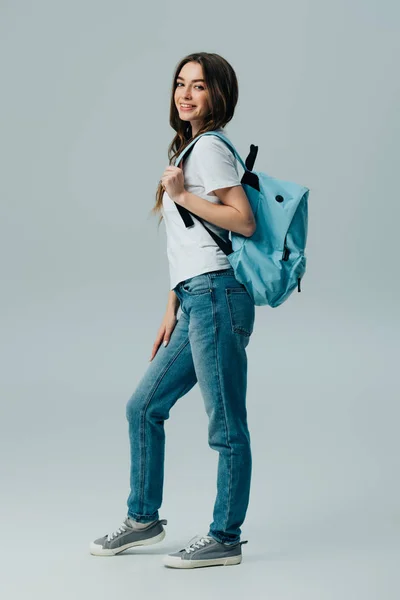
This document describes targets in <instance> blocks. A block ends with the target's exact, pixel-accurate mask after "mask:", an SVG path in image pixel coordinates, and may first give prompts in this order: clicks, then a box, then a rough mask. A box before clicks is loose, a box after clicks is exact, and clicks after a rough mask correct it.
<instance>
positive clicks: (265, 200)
mask: <svg viewBox="0 0 400 600" xmlns="http://www.w3.org/2000/svg"><path fill="white" fill-rule="evenodd" d="M202 135H216V136H218V137H219V138H221V140H223V141H224V142H225V143H226V144H227V145H228V147H229V148H230V150H231V151H232V152H233V154H234V155H235V157H236V158H237V159H238V161H239V162H240V164H241V165H242V167H243V169H244V170H245V172H244V174H243V177H242V179H241V184H242V186H243V189H244V191H245V193H246V196H247V198H248V200H249V202H250V205H251V208H252V211H253V214H254V218H255V220H256V226H257V227H256V230H255V232H254V234H253V235H252V236H251V237H245V236H243V235H240V234H238V233H235V232H233V231H232V232H231V241H229V242H228V243H227V242H225V240H223V239H222V238H220V237H219V236H218V235H216V234H215V233H214V232H213V231H211V230H210V229H209V228H208V227H207V226H206V225H204V222H203V219H201V218H200V217H199V216H197V215H194V214H193V213H191V212H190V211H188V210H187V209H186V208H184V207H183V206H181V205H179V204H176V203H175V204H176V207H177V209H178V211H179V213H180V215H181V217H182V219H183V222H184V223H185V225H186V227H190V226H191V225H193V219H192V215H193V216H194V217H195V218H196V219H198V220H199V221H200V222H201V223H202V225H203V226H204V227H205V228H206V229H207V231H208V233H209V234H210V235H211V236H212V238H213V239H214V241H215V242H216V243H217V244H218V246H219V247H220V248H221V250H222V251H223V252H224V253H225V255H226V256H227V259H228V260H229V262H230V264H231V266H232V267H233V269H234V273H235V277H236V279H237V280H238V281H239V282H240V283H242V284H243V285H244V286H245V288H246V289H247V291H248V293H249V294H250V296H251V297H252V299H253V301H254V304H255V305H257V306H263V305H266V304H267V305H269V306H271V307H272V308H276V307H277V306H279V305H280V304H282V303H283V302H284V301H285V300H287V298H288V297H289V296H290V294H291V293H292V292H293V290H294V289H295V288H296V286H297V290H298V292H300V280H301V278H302V277H303V275H304V273H305V270H306V261H307V259H306V256H305V246H306V240H307V226H308V194H309V188H307V187H305V186H302V185H299V184H297V183H291V182H289V181H282V180H281V179H276V178H274V177H271V176H270V175H267V174H266V173H263V172H262V171H253V166H254V162H255V159H256V156H257V152H258V146H254V145H253V144H251V145H250V153H249V155H248V157H247V158H246V162H245V163H244V162H243V160H242V158H241V157H240V155H239V153H238V152H237V150H236V148H235V147H234V146H233V145H232V143H231V142H230V141H229V140H228V139H227V138H225V136H224V135H222V134H221V133H217V132H215V131H207V132H205V133H202V134H200V135H199V136H198V137H197V138H196V139H194V140H193V141H192V142H191V143H190V144H189V145H188V146H187V147H186V148H185V149H184V150H183V151H182V152H181V153H180V155H179V156H178V157H177V159H176V161H175V164H176V165H179V162H180V161H181V159H182V158H183V157H185V158H187V156H188V153H190V151H191V150H192V149H193V146H194V144H195V143H196V142H197V141H198V140H199V139H200V137H201V136H202Z"/></svg>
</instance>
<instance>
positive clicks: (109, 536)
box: [107, 521, 128, 542]
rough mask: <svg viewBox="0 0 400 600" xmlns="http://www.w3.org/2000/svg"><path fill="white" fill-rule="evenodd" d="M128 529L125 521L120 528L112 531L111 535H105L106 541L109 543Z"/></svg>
mask: <svg viewBox="0 0 400 600" xmlns="http://www.w3.org/2000/svg"><path fill="white" fill-rule="evenodd" d="M127 529H128V527H127V525H126V523H125V521H124V522H123V523H122V525H121V527H118V529H116V530H115V531H113V532H112V533H109V534H108V535H107V540H108V541H109V542H111V540H112V539H113V538H115V537H117V535H119V534H120V533H124V532H125V531H127Z"/></svg>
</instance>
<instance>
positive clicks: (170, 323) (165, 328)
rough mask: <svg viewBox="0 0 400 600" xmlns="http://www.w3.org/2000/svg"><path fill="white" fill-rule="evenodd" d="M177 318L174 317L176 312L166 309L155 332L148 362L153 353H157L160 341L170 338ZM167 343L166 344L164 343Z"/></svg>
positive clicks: (167, 340)
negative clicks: (154, 339)
mask: <svg viewBox="0 0 400 600" xmlns="http://www.w3.org/2000/svg"><path fill="white" fill-rule="evenodd" d="M177 322H178V319H177V317H176V314H175V313H174V312H171V311H169V310H167V312H166V313H165V316H164V319H163V320H162V323H161V325H160V328H159V330H158V332H157V337H156V341H155V342H154V344H153V349H152V351H151V357H150V358H149V362H151V361H152V360H153V358H154V357H155V355H156V354H157V351H158V349H159V347H160V344H161V342H167V343H168V342H169V340H170V338H171V334H172V332H173V330H174V329H175V325H176V324H177ZM165 345H167V344H165Z"/></svg>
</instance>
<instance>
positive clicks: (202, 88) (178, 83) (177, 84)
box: [176, 81, 204, 90]
mask: <svg viewBox="0 0 400 600" xmlns="http://www.w3.org/2000/svg"><path fill="white" fill-rule="evenodd" d="M180 85H183V83H181V82H180V81H177V83H176V87H178V86H180ZM195 87H198V88H200V89H201V90H204V87H203V86H202V85H195Z"/></svg>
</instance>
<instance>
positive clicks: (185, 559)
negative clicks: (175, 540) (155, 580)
mask: <svg viewBox="0 0 400 600" xmlns="http://www.w3.org/2000/svg"><path fill="white" fill-rule="evenodd" d="M242 544H247V540H246V541H244V542H237V544H221V543H220V542H217V540H215V539H214V538H212V537H210V536H208V535H204V536H200V535H197V536H195V537H194V538H192V539H191V540H190V542H189V544H188V545H187V546H186V547H185V548H182V549H181V550H179V551H178V552H173V553H171V554H167V555H166V556H165V557H164V560H163V562H164V565H165V566H166V567H175V568H176V569H193V568H194V567H211V566H214V565H238V564H239V563H241V562H242Z"/></svg>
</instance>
